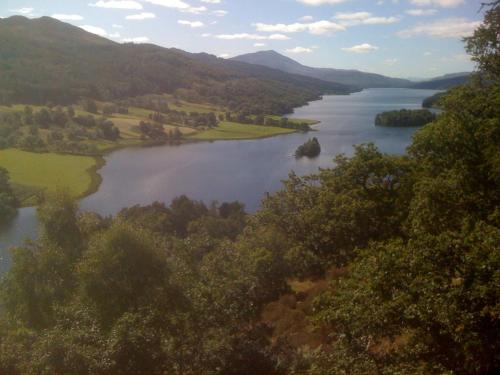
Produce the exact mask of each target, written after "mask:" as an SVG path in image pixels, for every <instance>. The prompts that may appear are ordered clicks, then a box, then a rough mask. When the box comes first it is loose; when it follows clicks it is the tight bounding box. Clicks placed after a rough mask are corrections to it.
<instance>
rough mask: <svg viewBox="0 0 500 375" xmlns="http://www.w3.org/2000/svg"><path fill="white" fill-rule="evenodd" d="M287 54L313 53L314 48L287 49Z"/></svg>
mask: <svg viewBox="0 0 500 375" xmlns="http://www.w3.org/2000/svg"><path fill="white" fill-rule="evenodd" d="M285 52H288V53H295V54H299V53H312V52H313V50H312V48H306V47H295V48H290V49H287V50H285Z"/></svg>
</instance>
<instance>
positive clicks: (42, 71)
mask: <svg viewBox="0 0 500 375" xmlns="http://www.w3.org/2000/svg"><path fill="white" fill-rule="evenodd" d="M353 91H354V89H353V88H352V87H348V86H346V85H342V84H339V83H334V82H326V81H322V80H319V79H316V78H311V77H307V76H304V75H296V74H290V73H287V72H283V71H280V70H276V69H271V68H268V67H264V66H258V65H252V64H245V63H242V62H238V61H230V60H225V59H220V58H217V57H215V56H213V55H208V54H190V53H187V52H184V51H181V50H178V49H168V48H163V47H160V46H156V45H153V44H132V43H127V44H120V43H116V42H113V41H111V40H108V39H105V38H102V37H99V36H97V35H94V34H91V33H88V32H86V31H84V30H83V29H81V28H78V27H76V26H73V25H70V24H68V23H64V22H61V21H58V20H56V19H53V18H50V17H41V18H37V19H29V18H26V17H21V16H13V17H10V18H5V19H0V104H2V103H4V104H9V103H26V104H28V103H32V104H48V103H53V104H69V103H74V102H75V101H77V100H79V99H80V98H82V97H87V98H93V99H97V100H102V101H116V100H120V99H124V98H127V97H131V96H139V95H149V94H171V95H176V96H177V97H179V98H181V99H185V100H188V101H192V102H204V103H210V104H213V105H217V106H224V107H226V108H229V109H230V110H232V111H238V112H239V111H242V112H252V113H262V112H264V113H289V112H291V111H292V110H293V108H294V107H297V106H301V105H304V104H306V103H307V102H309V101H312V100H316V99H318V98H320V97H321V95H324V94H328V93H330V94H348V93H350V92H353Z"/></svg>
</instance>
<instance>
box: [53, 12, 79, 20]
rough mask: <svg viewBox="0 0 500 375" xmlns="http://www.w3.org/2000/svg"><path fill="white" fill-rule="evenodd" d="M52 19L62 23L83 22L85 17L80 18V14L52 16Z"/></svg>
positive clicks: (57, 14)
mask: <svg viewBox="0 0 500 375" xmlns="http://www.w3.org/2000/svg"><path fill="white" fill-rule="evenodd" d="M51 17H52V18H55V19H58V20H60V21H81V20H83V17H82V16H80V15H79V14H59V13H56V14H53V15H52V16H51Z"/></svg>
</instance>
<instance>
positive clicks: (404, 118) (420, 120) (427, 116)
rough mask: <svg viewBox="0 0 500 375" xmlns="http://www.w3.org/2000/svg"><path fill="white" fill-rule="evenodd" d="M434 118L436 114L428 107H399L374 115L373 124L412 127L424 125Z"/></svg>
mask: <svg viewBox="0 0 500 375" xmlns="http://www.w3.org/2000/svg"><path fill="white" fill-rule="evenodd" d="M435 119H436V115H435V114H434V113H432V112H431V111H429V110H428V109H413V110H412V109H401V110H399V111H390V112H383V113H379V114H378V115H377V116H376V117H375V125H377V126H391V127H393V126H394V127H396V126H401V127H413V126H423V125H426V124H428V123H430V122H432V121H434V120H435Z"/></svg>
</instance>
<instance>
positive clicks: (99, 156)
mask: <svg viewBox="0 0 500 375" xmlns="http://www.w3.org/2000/svg"><path fill="white" fill-rule="evenodd" d="M319 100H321V99H319ZM287 116H288V115H287ZM302 120H304V121H307V122H308V124H309V125H310V126H316V125H319V124H320V123H321V121H318V120H310V119H302ZM276 128H279V129H289V130H291V131H289V132H284V133H278V134H269V135H262V136H249V137H242V138H238V137H235V138H213V139H196V138H181V139H179V140H177V141H175V142H172V141H141V140H138V141H137V142H133V143H131V144H117V145H114V146H110V147H109V148H106V149H104V150H102V152H100V153H95V154H91V155H89V154H79V153H64V152H50V151H49V152H47V153H54V154H58V155H73V156H86V157H92V158H93V159H94V160H95V164H94V165H92V166H91V167H90V168H88V169H86V170H85V173H87V174H88V175H89V177H90V184H89V186H88V187H87V189H86V190H85V191H84V192H83V193H81V194H78V195H77V196H75V199H77V200H81V199H84V198H86V197H89V196H91V195H92V194H95V193H96V192H97V191H99V188H100V186H101V184H102V181H103V177H102V176H101V174H100V173H99V171H100V170H101V169H102V168H103V167H104V166H105V165H106V156H108V155H110V154H112V153H113V152H116V151H120V150H122V149H127V148H143V147H158V146H167V145H169V144H170V145H176V146H181V145H183V144H190V143H200V142H220V141H251V140H260V139H267V138H273V137H278V136H287V135H291V134H296V133H301V132H303V131H301V130H298V129H291V128H280V127H277V126H276ZM310 131H312V132H314V131H317V130H316V129H311V130H310ZM306 133H307V132H306ZM42 193H43V191H42ZM30 207H37V205H33V204H20V205H19V206H17V207H16V208H17V209H22V208H30Z"/></svg>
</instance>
